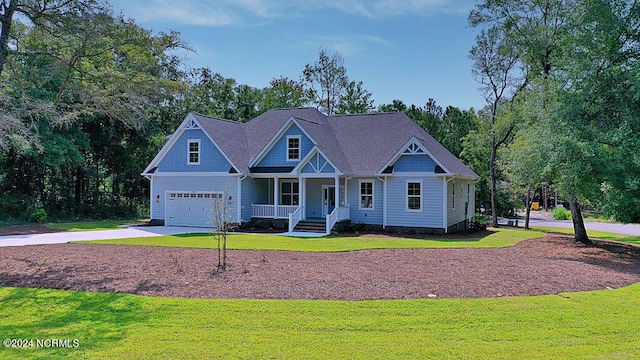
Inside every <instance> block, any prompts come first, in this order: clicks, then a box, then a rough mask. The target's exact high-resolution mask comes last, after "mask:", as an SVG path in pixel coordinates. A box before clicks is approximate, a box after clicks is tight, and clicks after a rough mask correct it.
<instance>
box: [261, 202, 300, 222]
mask: <svg viewBox="0 0 640 360" xmlns="http://www.w3.org/2000/svg"><path fill="white" fill-rule="evenodd" d="M251 207H252V208H253V213H252V216H253V217H255V218H267V219H288V218H289V214H291V213H292V212H294V211H296V209H298V206H297V205H278V206H276V205H265V204H252V205H251Z"/></svg>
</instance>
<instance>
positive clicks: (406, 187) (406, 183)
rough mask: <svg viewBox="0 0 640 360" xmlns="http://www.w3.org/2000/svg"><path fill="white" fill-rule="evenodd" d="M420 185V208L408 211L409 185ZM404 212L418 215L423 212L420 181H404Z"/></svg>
mask: <svg viewBox="0 0 640 360" xmlns="http://www.w3.org/2000/svg"><path fill="white" fill-rule="evenodd" d="M410 183H411V184H420V195H419V199H420V208H419V209H410V208H409V184H410ZM411 197H412V198H414V197H416V196H415V195H411ZM404 204H405V206H404V210H405V212H412V213H419V212H423V211H424V184H423V181H422V179H406V181H405V186H404Z"/></svg>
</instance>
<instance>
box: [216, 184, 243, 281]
mask: <svg viewBox="0 0 640 360" xmlns="http://www.w3.org/2000/svg"><path fill="white" fill-rule="evenodd" d="M232 204H233V197H232V196H231V195H229V189H228V188H226V189H225V191H224V192H218V191H215V190H214V194H213V199H212V201H211V221H210V225H211V232H212V234H213V236H214V238H215V240H216V241H217V251H218V265H217V267H216V272H224V271H226V270H227V235H228V233H229V232H231V231H234V230H235V229H236V227H237V226H238V224H237V223H236V222H235V221H234V220H235V218H234V211H233V206H231V205H232Z"/></svg>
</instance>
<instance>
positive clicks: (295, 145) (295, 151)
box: [287, 136, 300, 161]
mask: <svg viewBox="0 0 640 360" xmlns="http://www.w3.org/2000/svg"><path fill="white" fill-rule="evenodd" d="M293 160H300V136H287V161H293Z"/></svg>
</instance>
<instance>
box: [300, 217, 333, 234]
mask: <svg viewBox="0 0 640 360" xmlns="http://www.w3.org/2000/svg"><path fill="white" fill-rule="evenodd" d="M326 230H327V224H326V223H325V222H324V221H323V222H319V221H313V220H300V221H299V222H298V224H296V227H295V228H294V229H293V231H294V232H311V233H320V234H324V233H325V232H326Z"/></svg>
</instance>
